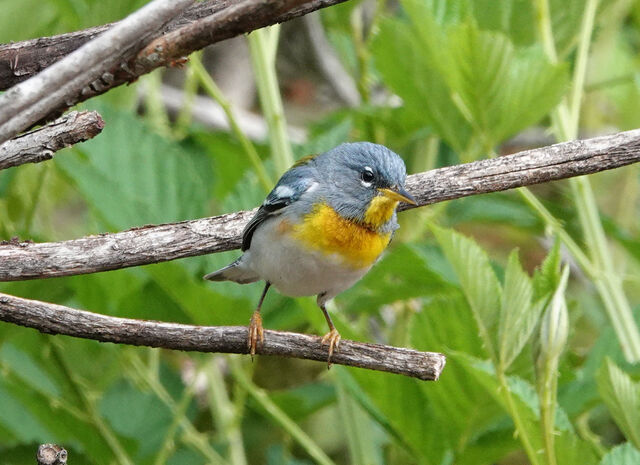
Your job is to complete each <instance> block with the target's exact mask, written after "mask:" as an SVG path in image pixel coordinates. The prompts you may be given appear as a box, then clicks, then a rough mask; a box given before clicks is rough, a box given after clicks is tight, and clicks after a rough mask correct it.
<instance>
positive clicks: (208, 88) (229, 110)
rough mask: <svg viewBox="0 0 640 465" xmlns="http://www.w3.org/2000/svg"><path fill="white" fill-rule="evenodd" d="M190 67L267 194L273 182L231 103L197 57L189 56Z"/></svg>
mask: <svg viewBox="0 0 640 465" xmlns="http://www.w3.org/2000/svg"><path fill="white" fill-rule="evenodd" d="M190 66H191V67H192V68H193V71H194V73H195V74H196V76H198V79H199V80H200V84H201V85H202V88H203V89H204V90H205V92H207V94H209V96H210V97H211V98H212V99H214V100H215V101H216V102H218V104H219V105H220V106H221V107H222V110H223V111H224V114H225V115H226V116H227V120H228V121H229V126H231V131H233V134H234V135H235V136H236V138H237V139H238V141H239V142H240V145H242V148H243V149H244V151H245V153H246V154H247V157H248V158H249V162H250V163H251V164H252V165H253V169H254V170H255V172H256V175H257V176H258V180H259V181H260V184H262V187H264V189H265V191H266V192H269V191H270V190H271V188H272V187H273V180H272V179H271V177H270V176H269V173H267V170H266V168H265V167H264V164H263V163H262V160H261V159H260V156H259V155H258V152H257V150H256V148H255V147H254V145H253V144H252V143H251V141H250V140H249V138H248V137H247V136H246V134H245V133H244V132H243V131H242V129H241V128H240V125H239V124H238V121H237V119H236V117H235V114H234V112H233V107H232V105H231V102H229V100H227V98H226V97H225V96H224V94H223V93H222V91H221V90H220V88H219V87H218V86H217V84H216V83H215V82H214V80H213V79H212V78H211V76H210V75H209V73H208V72H207V70H206V69H205V67H204V66H203V65H202V61H200V57H199V56H197V55H195V54H194V55H192V56H191V60H190Z"/></svg>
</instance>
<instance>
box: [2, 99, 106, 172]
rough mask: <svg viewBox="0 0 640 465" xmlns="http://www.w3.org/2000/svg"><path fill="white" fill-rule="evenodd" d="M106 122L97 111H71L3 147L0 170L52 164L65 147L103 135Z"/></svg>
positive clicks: (7, 142)
mask: <svg viewBox="0 0 640 465" xmlns="http://www.w3.org/2000/svg"><path fill="white" fill-rule="evenodd" d="M103 128H104V121H103V120H102V118H101V117H100V115H99V114H98V113H97V112H95V111H81V112H77V111H72V112H70V113H68V114H66V115H64V116H62V117H60V118H58V119H57V120H55V121H54V122H53V123H49V124H47V125H46V126H43V127H41V128H38V129H35V130H33V131H30V132H27V133H25V134H21V135H20V136H17V137H14V138H13V139H11V140H8V141H6V142H5V143H4V144H1V145H0V170H3V169H6V168H11V167H12V166H18V165H22V164H24V163H39V162H41V161H45V160H50V159H52V158H53V155H54V154H55V153H56V152H57V151H58V150H62V149H63V148H65V147H69V146H71V145H74V144H77V143H79V142H84V141H86V140H89V139H91V138H93V137H95V136H97V135H98V134H100V132H102V129H103Z"/></svg>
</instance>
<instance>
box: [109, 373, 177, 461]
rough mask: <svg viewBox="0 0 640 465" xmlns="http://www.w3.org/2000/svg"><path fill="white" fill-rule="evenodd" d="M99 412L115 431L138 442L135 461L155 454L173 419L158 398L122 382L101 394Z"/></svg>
mask: <svg viewBox="0 0 640 465" xmlns="http://www.w3.org/2000/svg"><path fill="white" fill-rule="evenodd" d="M100 412H101V414H102V415H103V416H104V417H105V418H106V419H107V420H108V421H109V423H110V424H111V426H112V427H113V429H114V430H115V431H116V432H118V433H119V434H121V435H123V436H125V437H128V438H132V439H135V440H137V442H138V451H137V452H138V458H144V457H148V456H150V455H152V454H153V453H155V452H157V450H158V449H159V448H160V447H161V445H162V441H163V440H164V439H165V434H166V431H167V429H168V428H169V425H170V424H171V421H172V419H173V416H172V413H171V411H170V410H169V409H168V408H167V407H166V406H165V404H163V403H162V402H161V401H160V400H159V399H158V398H157V397H155V396H153V395H152V394H149V393H144V392H141V391H139V390H137V389H135V388H134V387H133V386H132V385H130V384H129V383H127V382H125V381H120V382H117V383H115V384H114V385H113V386H112V387H111V388H110V389H109V390H108V391H107V392H105V393H104V396H103V397H102V400H101V402H100Z"/></svg>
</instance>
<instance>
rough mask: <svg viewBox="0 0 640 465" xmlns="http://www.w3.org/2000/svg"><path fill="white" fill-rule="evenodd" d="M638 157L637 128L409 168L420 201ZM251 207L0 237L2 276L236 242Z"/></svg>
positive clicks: (122, 262)
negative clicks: (150, 222)
mask: <svg viewBox="0 0 640 465" xmlns="http://www.w3.org/2000/svg"><path fill="white" fill-rule="evenodd" d="M637 161H640V130H639V129H636V130H633V131H627V132H622V133H619V134H615V135H611V136H603V137H597V138H594V139H587V140H583V141H573V142H565V143H562V144H556V145H552V146H549V147H543V148H539V149H534V150H528V151H525V152H520V153H517V154H513V155H508V156H503V157H498V158H493V159H488V160H481V161H476V162H473V163H467V164H463V165H457V166H450V167H446V168H440V169H436V170H432V171H428V172H425V173H419V174H414V175H411V176H409V177H408V179H407V188H408V190H409V192H410V193H411V194H413V195H414V196H415V198H416V199H417V200H418V202H419V206H425V205H429V204H433V203H436V202H442V201H444V200H451V199H456V198H460V197H466V196H470V195H477V194H483V193H488V192H497V191H503V190H507V189H513V188H515V187H521V186H528V185H532V184H539V183H543V182H549V181H554V180H557V179H563V178H568V177H571V176H579V175H584V174H590V173H596V172H599V171H603V170H608V169H613V168H617V167H620V166H625V165H629V164H632V163H635V162H637ZM408 208H411V207H409V206H403V209H408ZM252 215H253V211H242V212H236V213H229V214H226V215H220V216H215V217H211V218H201V219H196V220H190V221H183V222H181V223H173V224H163V225H158V226H143V227H141V228H135V229H131V230H128V231H123V232H118V233H112V234H101V235H98V236H88V237H83V238H81V239H74V240H68V241H62V242H49V243H32V242H21V241H19V240H17V239H15V240H11V241H5V242H4V243H0V281H20V280H26V279H39V278H50V277H55V276H69V275H76V274H85V273H96V272H100V271H107V270H115V269H119V268H126V267H131V266H139V265H146V264H150V263H158V262H164V261H168V260H175V259H177V258H184V257H192V256H196V255H204V254H209V253H214V252H223V251H227V250H232V249H236V248H238V247H239V246H240V242H241V236H242V230H243V228H244V225H245V224H246V223H247V221H249V219H250V218H251V216H252Z"/></svg>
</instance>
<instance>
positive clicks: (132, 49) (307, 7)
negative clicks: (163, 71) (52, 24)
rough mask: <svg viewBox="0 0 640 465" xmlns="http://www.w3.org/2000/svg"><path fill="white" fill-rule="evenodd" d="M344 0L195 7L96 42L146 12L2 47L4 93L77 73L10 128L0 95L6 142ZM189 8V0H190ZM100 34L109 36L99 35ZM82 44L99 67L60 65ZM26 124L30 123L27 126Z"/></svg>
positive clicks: (1, 135)
mask: <svg viewBox="0 0 640 465" xmlns="http://www.w3.org/2000/svg"><path fill="white" fill-rule="evenodd" d="M157 1H158V0H156V2H157ZM185 1H186V0H180V2H181V3H180V5H178V2H177V0H176V2H174V6H173V9H174V10H175V12H176V14H177V13H178V12H179V10H180V9H184V6H185ZM343 1H345V0H269V1H264V0H243V1H238V2H232V1H229V0H209V1H208V2H203V3H198V4H195V5H193V6H191V8H189V9H187V10H186V11H185V12H184V13H183V14H182V15H181V16H176V17H175V18H174V19H173V21H172V22H170V23H169V24H168V25H167V26H166V27H164V28H163V27H162V24H163V23H164V22H166V21H167V20H168V19H170V18H171V17H172V16H175V14H174V15H172V16H169V17H167V18H165V20H164V21H161V22H158V23H156V27H154V28H151V29H149V30H143V29H142V28H140V30H139V33H138V34H137V35H135V34H134V36H133V37H131V38H129V40H122V39H121V40H119V45H117V46H116V45H111V44H108V45H106V46H100V45H99V42H98V41H101V43H102V44H104V43H105V41H104V36H107V35H113V36H115V37H121V36H122V35H123V34H120V33H119V34H116V33H115V32H114V31H116V30H125V31H127V30H128V28H127V27H125V23H128V22H130V19H131V18H132V17H133V16H134V15H138V14H139V13H141V12H142V11H143V10H142V9H141V10H139V11H138V12H136V13H134V14H133V15H131V16H129V17H128V18H126V19H125V20H123V21H121V22H119V23H115V24H113V25H105V26H99V27H98V28H90V29H87V30H85V31H79V32H74V33H71V34H63V35H59V36H55V37H48V38H43V39H38V40H32V41H26V42H20V43H16V44H8V45H0V89H2V88H6V87H7V86H8V85H10V84H11V83H16V82H21V81H23V80H24V77H25V76H30V75H31V74H32V73H37V72H38V71H41V72H40V74H39V75H37V76H35V78H32V79H30V80H28V81H25V82H23V83H22V84H26V83H27V82H31V81H32V80H33V79H38V80H43V79H44V77H42V78H41V76H42V75H44V73H46V72H50V73H51V74H50V75H48V77H47V79H46V81H45V83H46V84H49V83H51V82H52V78H55V77H56V76H57V75H59V74H62V73H66V74H68V73H72V75H73V77H74V78H73V79H72V80H70V81H69V82H66V81H65V80H63V81H62V82H64V83H65V85H64V86H63V87H60V88H55V87H54V89H56V90H55V91H54V92H52V93H51V94H48V93H47V94H44V95H46V96H47V98H46V100H45V101H43V102H38V104H37V105H35V108H33V107H31V108H29V109H28V114H26V115H19V116H20V118H19V119H17V120H16V119H15V118H14V121H12V124H11V125H9V126H7V127H4V126H3V124H4V123H5V121H4V118H6V116H7V115H8V116H11V117H13V115H14V114H15V111H13V110H12V111H8V110H7V111H6V112H5V110H4V105H3V104H2V98H3V97H0V142H2V141H3V140H6V138H7V136H6V133H9V134H11V132H14V133H13V135H15V133H16V132H15V131H19V130H22V129H25V128H27V127H29V125H33V124H34V123H36V122H37V121H39V120H40V119H45V120H48V119H51V118H52V117H56V116H57V115H59V114H60V113H62V112H64V111H65V110H66V109H67V108H69V107H71V106H73V105H75V104H76V103H79V102H82V101H84V100H86V99H88V98H91V97H94V96H96V95H99V94H103V93H104V92H107V91H108V90H110V89H112V88H114V87H117V86H119V85H122V84H125V83H131V82H133V81H135V80H136V79H138V78H139V77H140V76H141V75H143V74H145V73H149V72H150V71H152V70H154V69H155V68H158V67H160V66H167V65H171V64H172V63H173V62H174V61H176V60H179V59H181V58H182V57H184V56H186V55H189V54H190V53H191V52H193V51H195V50H199V49H201V48H203V47H205V46H207V45H210V44H212V43H215V42H219V41H221V40H225V39H228V38H231V37H234V36H237V35H239V34H243V33H246V32H251V31H253V30H255V29H259V28H261V27H264V26H268V25H271V24H276V23H279V22H283V21H288V20H290V19H292V18H295V17H298V16H301V15H304V14H307V13H310V12H312V11H315V10H318V9H320V8H324V7H327V6H330V5H334V4H336V3H341V2H343ZM169 3H171V2H169ZM186 3H191V2H189V1H186ZM150 6H151V5H148V7H150ZM145 8H147V7H145ZM147 16H148V18H147V19H148V20H151V19H152V18H151V16H150V15H148V14H147ZM104 31H106V32H104ZM100 33H103V34H102V35H99V34H100ZM83 44H84V45H83ZM80 46H83V48H86V47H92V48H93V49H94V50H96V53H99V54H100V59H97V58H96V57H93V58H91V60H93V62H95V63H98V64H97V65H96V66H93V67H90V66H89V65H88V63H89V61H91V60H85V61H83V62H81V64H80V63H76V65H74V66H66V65H65V66H62V65H61V63H62V60H61V61H58V62H56V60H59V59H61V58H62V57H65V55H66V54H67V53H70V52H73V50H75V48H77V47H80ZM77 52H79V50H76V51H75V52H73V53H71V55H68V56H66V58H63V60H67V59H68V58H69V57H70V56H72V55H75V54H76V53H77ZM54 62H55V63H54ZM54 67H55V69H56V71H55V72H51V71H50V70H51V69H52V68H54ZM43 69H44V71H42V70H43ZM78 70H82V72H81V73H80V74H78V75H77V76H76V75H75V73H77V72H78ZM22 84H21V85H22ZM16 88H17V86H15V87H14V88H12V89H10V90H9V91H8V92H7V94H9V93H10V92H13V91H14V89H16ZM14 100H16V99H15V98H14V97H11V98H10V97H6V98H5V103H6V104H7V105H8V104H11V105H12V106H13V105H17V104H18V102H17V101H14ZM25 108H26V107H25ZM3 115H5V116H4V117H3ZM27 121H30V122H29V123H28V124H27V123H26V122H27ZM16 128H20V129H16ZM9 137H11V136H9Z"/></svg>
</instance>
